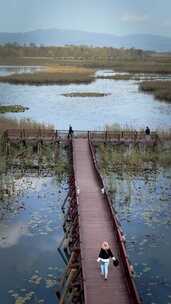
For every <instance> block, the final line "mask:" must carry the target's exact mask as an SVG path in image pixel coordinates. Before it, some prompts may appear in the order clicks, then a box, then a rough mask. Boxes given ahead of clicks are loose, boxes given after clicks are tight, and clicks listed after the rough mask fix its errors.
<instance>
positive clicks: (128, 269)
mask: <svg viewBox="0 0 171 304" xmlns="http://www.w3.org/2000/svg"><path fill="white" fill-rule="evenodd" d="M89 147H90V152H91V156H92V159H93V165H94V168H95V171H96V174H97V178H98V183H99V186H100V187H101V189H104V190H103V191H104V196H105V199H106V201H107V203H108V207H109V210H110V214H111V218H112V221H113V228H114V231H115V232H116V236H117V241H118V245H119V254H120V258H121V260H122V265H123V271H124V273H125V276H126V281H127V285H128V291H129V294H130V299H131V300H132V301H133V303H136V304H140V303H141V300H140V297H139V294H138V291H137V289H136V286H135V282H134V279H133V273H132V271H133V269H132V265H131V264H130V263H129V258H128V255H127V253H126V248H125V239H124V236H123V232H122V229H121V226H120V223H119V221H118V219H117V216H116V212H115V211H114V208H113V206H112V201H111V199H110V197H109V194H108V193H107V192H106V190H105V185H104V182H103V178H102V176H101V174H100V171H99V168H98V165H97V162H96V157H95V151H94V147H93V145H92V142H91V137H89Z"/></svg>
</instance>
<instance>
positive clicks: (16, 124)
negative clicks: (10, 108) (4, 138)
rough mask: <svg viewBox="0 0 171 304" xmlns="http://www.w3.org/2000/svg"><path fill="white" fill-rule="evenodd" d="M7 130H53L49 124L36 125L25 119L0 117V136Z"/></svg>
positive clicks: (36, 123)
mask: <svg viewBox="0 0 171 304" xmlns="http://www.w3.org/2000/svg"><path fill="white" fill-rule="evenodd" d="M7 129H20V130H23V129H43V130H44V129H50V130H52V129H54V126H53V125H51V124H45V123H38V122H35V121H34V120H31V119H29V118H27V119H20V120H17V119H11V118H6V117H2V116H1V117H0V134H2V133H3V132H4V131H5V130H7Z"/></svg>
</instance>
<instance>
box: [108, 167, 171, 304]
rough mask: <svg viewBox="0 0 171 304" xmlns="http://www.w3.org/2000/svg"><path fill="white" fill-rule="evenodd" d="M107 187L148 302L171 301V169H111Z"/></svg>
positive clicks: (138, 279)
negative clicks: (136, 172) (136, 171)
mask: <svg viewBox="0 0 171 304" xmlns="http://www.w3.org/2000/svg"><path fill="white" fill-rule="evenodd" d="M105 183H106V185H107V187H108V188H109V189H110V190H111V189H112V192H113V195H112V198H113V204H114V208H115V209H116V211H117V213H118V218H119V220H120V222H121V225H122V228H123V230H124V233H125V235H126V247H127V251H128V254H129V257H130V259H131V262H132V263H133V265H134V270H135V272H136V285H137V287H138V289H139V292H140V295H141V297H142V299H143V303H145V304H152V303H155V304H169V303H171V263H170V252H171V170H170V169H163V168H160V169H157V170H156V171H153V172H151V171H148V170H146V172H145V173H144V174H139V175H136V176H130V175H128V174H127V173H126V172H123V173H122V174H116V173H112V172H110V171H109V172H108V175H107V176H106V177H105Z"/></svg>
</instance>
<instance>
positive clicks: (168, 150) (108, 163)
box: [94, 140, 171, 173]
mask: <svg viewBox="0 0 171 304" xmlns="http://www.w3.org/2000/svg"><path fill="white" fill-rule="evenodd" d="M94 145H95V150H96V158H97V161H98V163H99V166H100V168H101V170H102V172H103V173H105V172H107V171H108V170H110V171H113V172H118V171H123V170H126V171H130V172H131V171H132V172H139V171H141V170H146V169H151V168H153V167H156V166H162V167H168V166H171V141H170V140H169V141H166V142H165V141H162V143H160V144H158V145H157V147H155V148H154V147H152V146H148V145H147V146H146V145H145V144H142V145H140V146H139V147H138V148H137V146H134V145H130V146H129V147H128V146H125V145H114V144H111V143H110V144H107V143H106V144H97V143H96V144H94Z"/></svg>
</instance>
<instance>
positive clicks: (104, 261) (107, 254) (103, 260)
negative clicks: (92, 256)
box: [97, 241, 116, 280]
mask: <svg viewBox="0 0 171 304" xmlns="http://www.w3.org/2000/svg"><path fill="white" fill-rule="evenodd" d="M110 258H112V260H113V261H116V258H115V257H114V256H113V253H112V251H111V249H110V246H109V243H108V242H106V241H104V242H103V243H102V246H101V249H100V253H99V257H98V259H97V262H99V263H100V272H101V275H104V278H105V280H107V277H108V270H109V262H110Z"/></svg>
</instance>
